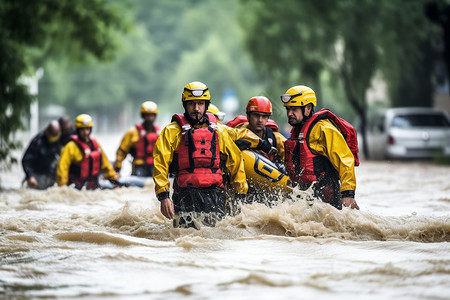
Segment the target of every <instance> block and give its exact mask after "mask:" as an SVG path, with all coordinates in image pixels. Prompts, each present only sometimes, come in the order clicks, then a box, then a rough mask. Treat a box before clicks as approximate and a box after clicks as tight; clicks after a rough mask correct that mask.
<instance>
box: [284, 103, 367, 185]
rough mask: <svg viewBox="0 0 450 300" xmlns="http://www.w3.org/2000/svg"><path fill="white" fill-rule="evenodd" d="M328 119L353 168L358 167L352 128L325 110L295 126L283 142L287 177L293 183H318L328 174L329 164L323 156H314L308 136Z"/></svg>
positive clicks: (354, 134) (354, 132)
mask: <svg viewBox="0 0 450 300" xmlns="http://www.w3.org/2000/svg"><path fill="white" fill-rule="evenodd" d="M324 119H329V120H330V121H331V122H332V123H333V124H334V125H335V126H336V127H337V128H338V129H339V131H340V132H341V133H342V135H343V136H344V138H345V141H346V142H347V145H348V146H349V148H350V150H351V151H352V153H353V156H354V158H355V166H358V165H359V158H358V142H357V139H356V131H355V129H354V128H353V126H352V125H351V124H350V123H348V122H347V121H345V120H344V119H341V118H339V117H338V116H336V115H335V114H334V113H332V112H331V111H329V110H327V109H321V110H320V111H318V112H317V113H315V114H313V115H312V116H311V117H310V118H309V119H308V120H307V121H306V122H305V124H303V126H302V127H301V128H300V127H299V126H295V127H294V128H292V130H291V136H290V138H289V139H287V140H286V141H285V144H284V149H285V165H286V171H287V172H288V175H289V177H290V178H291V180H292V181H294V182H301V183H311V182H313V181H318V180H319V179H320V178H321V177H323V176H324V175H325V173H326V172H330V171H331V169H330V167H329V165H331V163H330V162H329V161H328V159H326V158H325V157H324V156H321V155H315V154H313V153H312V152H311V149H310V148H309V134H310V133H311V129H312V128H313V126H314V125H315V124H316V123H317V122H318V121H320V120H324Z"/></svg>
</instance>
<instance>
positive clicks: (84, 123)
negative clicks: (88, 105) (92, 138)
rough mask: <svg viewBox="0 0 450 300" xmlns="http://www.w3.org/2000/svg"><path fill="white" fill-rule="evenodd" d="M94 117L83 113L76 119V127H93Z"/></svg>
mask: <svg viewBox="0 0 450 300" xmlns="http://www.w3.org/2000/svg"><path fill="white" fill-rule="evenodd" d="M92 124H93V122H92V118H91V116H90V115H86V114H81V115H79V116H78V117H77V118H76V119H75V128H76V129H78V128H87V127H89V128H90V127H92Z"/></svg>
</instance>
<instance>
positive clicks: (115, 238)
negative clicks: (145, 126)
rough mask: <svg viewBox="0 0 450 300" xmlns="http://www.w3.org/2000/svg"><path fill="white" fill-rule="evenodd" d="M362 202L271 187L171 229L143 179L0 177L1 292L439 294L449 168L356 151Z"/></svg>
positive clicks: (102, 295) (447, 278)
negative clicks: (95, 182)
mask: <svg viewBox="0 0 450 300" xmlns="http://www.w3.org/2000/svg"><path fill="white" fill-rule="evenodd" d="M356 172H357V181H358V187H357V193H356V194H357V201H358V204H359V206H360V208H361V210H360V211H356V210H350V209H347V208H346V209H343V210H342V211H339V210H336V209H334V208H333V207H331V206H329V205H325V204H323V203H321V202H319V201H315V203H314V204H313V206H312V207H310V206H309V205H308V204H307V203H306V201H304V200H303V199H301V198H300V199H299V200H298V201H296V202H292V201H284V200H285V199H280V202H279V204H278V205H277V206H274V207H272V208H269V207H266V206H264V205H261V204H252V205H247V206H244V207H243V208H242V212H241V213H240V214H239V215H237V216H235V217H226V218H225V219H224V220H223V221H221V222H220V223H218V224H217V226H216V227H215V228H202V229H201V230H195V229H174V228H172V225H171V222H170V221H168V220H167V219H165V218H164V217H163V216H162V215H161V213H160V212H159V202H158V201H157V200H156V197H155V194H154V190H153V182H151V181H150V182H148V183H147V185H146V186H145V187H144V188H138V187H130V188H118V189H114V190H97V191H78V190H75V189H72V188H70V187H53V188H50V189H48V190H46V191H35V190H28V189H25V188H21V186H20V181H21V179H22V178H23V173H22V172H21V170H20V169H19V168H18V167H15V168H13V170H11V171H9V172H7V173H5V172H3V173H2V175H1V179H2V184H3V186H4V188H5V189H4V190H3V191H1V192H0V298H1V299H47V298H52V299H181V298H182V299H343V300H344V299H345V300H347V299H376V300H380V299H450V243H449V242H450V213H449V212H450V167H448V166H436V165H433V164H432V163H431V162H370V161H362V163H361V166H360V167H358V168H357V171H356Z"/></svg>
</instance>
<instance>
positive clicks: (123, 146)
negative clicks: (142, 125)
mask: <svg viewBox="0 0 450 300" xmlns="http://www.w3.org/2000/svg"><path fill="white" fill-rule="evenodd" d="M138 141H139V132H138V130H137V128H136V126H133V127H132V128H130V129H129V130H128V131H127V132H126V133H125V135H124V136H123V138H122V142H121V143H120V146H119V148H118V149H117V152H116V161H115V162H114V167H115V168H119V169H120V168H122V162H123V161H124V160H125V158H126V157H127V155H128V153H130V150H131V148H132V147H134V146H135V145H136V144H137V142H138Z"/></svg>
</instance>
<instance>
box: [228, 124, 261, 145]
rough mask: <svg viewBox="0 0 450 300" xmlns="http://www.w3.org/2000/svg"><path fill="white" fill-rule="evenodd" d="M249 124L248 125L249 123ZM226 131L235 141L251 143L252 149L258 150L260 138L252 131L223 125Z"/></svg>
mask: <svg viewBox="0 0 450 300" xmlns="http://www.w3.org/2000/svg"><path fill="white" fill-rule="evenodd" d="M247 124H248V123H247ZM222 126H223V128H224V130H225V131H227V133H228V135H229V136H230V138H231V139H232V140H233V141H237V140H245V141H247V142H249V143H250V146H249V147H250V148H256V147H258V144H259V141H260V139H259V137H258V136H257V135H256V134H254V133H253V132H252V131H251V130H248V129H247V128H246V127H239V126H237V127H229V126H226V125H222Z"/></svg>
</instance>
